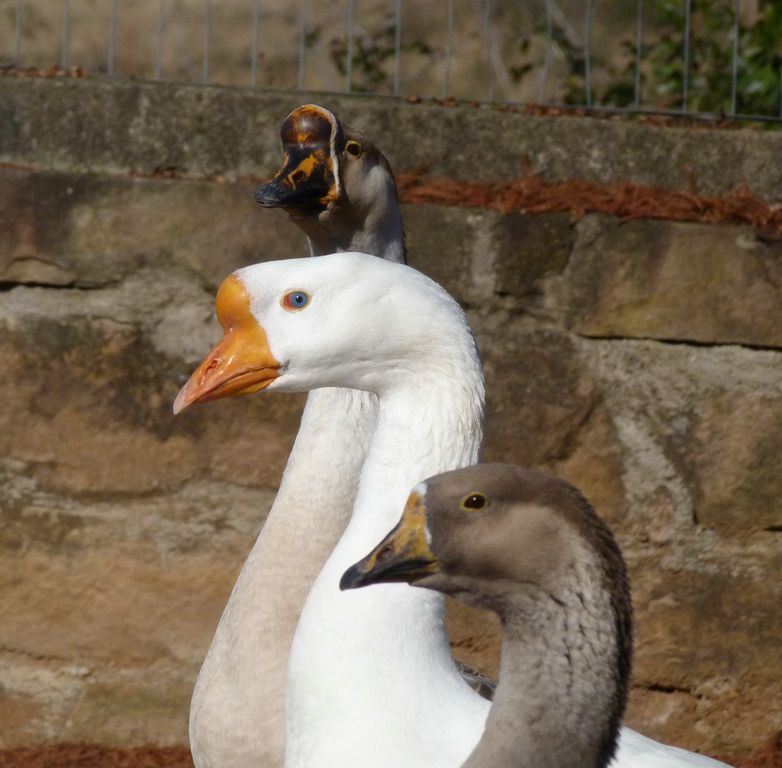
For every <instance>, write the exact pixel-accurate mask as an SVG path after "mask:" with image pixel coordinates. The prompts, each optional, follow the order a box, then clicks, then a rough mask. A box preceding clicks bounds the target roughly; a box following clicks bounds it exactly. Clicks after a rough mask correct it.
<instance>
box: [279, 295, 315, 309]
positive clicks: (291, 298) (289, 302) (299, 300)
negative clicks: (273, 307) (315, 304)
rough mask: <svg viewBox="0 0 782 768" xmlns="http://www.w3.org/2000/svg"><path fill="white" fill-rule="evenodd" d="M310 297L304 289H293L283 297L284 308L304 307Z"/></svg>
mask: <svg viewBox="0 0 782 768" xmlns="http://www.w3.org/2000/svg"><path fill="white" fill-rule="evenodd" d="M309 300H310V297H309V296H308V295H307V294H306V293H304V291H291V292H290V293H286V294H285V295H284V296H283V297H282V306H283V308H284V309H304V307H306V306H307V304H308V303H309Z"/></svg>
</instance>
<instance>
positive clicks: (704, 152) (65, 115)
mask: <svg viewBox="0 0 782 768" xmlns="http://www.w3.org/2000/svg"><path fill="white" fill-rule="evenodd" d="M307 102H315V103H319V104H323V105H324V106H325V107H328V108H329V109H332V110H333V111H334V112H335V113H336V114H338V115H339V116H340V118H341V119H343V120H344V121H345V122H347V123H348V124H350V125H354V126H355V127H357V128H360V129H361V130H363V131H365V132H366V133H367V135H368V136H371V137H372V139H373V141H375V142H376V143H377V145H378V146H379V147H381V148H382V149H383V150H384V152H385V153H386V154H387V155H388V156H389V158H390V159H391V161H392V163H393V165H394V168H395V169H396V170H397V171H406V170H412V169H417V168H422V167H423V168H426V169H427V170H428V171H429V172H430V173H432V174H433V175H435V176H438V175H439V176H446V177H449V178H455V179H465V180H468V181H475V180H484V181H496V180H500V179H512V178H518V177H519V176H521V175H522V173H523V172H524V163H525V162H527V163H528V164H529V166H530V167H531V169H532V170H534V171H536V172H539V173H545V175H546V176H547V177H549V178H554V179H567V178H576V179H586V180H593V181H599V182H604V183H610V182H614V181H624V180H627V179H632V180H633V181H635V182H637V183H640V184H651V185H658V186H662V187H665V188H668V189H678V190H683V191H687V190H688V188H689V183H690V182H689V179H691V178H694V179H695V180H696V181H697V183H698V185H699V189H700V190H701V191H702V192H703V193H705V194H718V193H724V192H726V191H729V190H732V189H735V188H736V187H738V186H739V185H741V184H743V183H746V182H748V183H749V184H750V185H751V187H752V188H753V190H754V191H756V192H757V193H758V194H760V195H762V196H763V197H765V198H767V199H769V200H770V201H771V202H775V201H778V200H779V199H780V193H779V190H780V189H782V170H780V168H779V163H778V162H776V159H777V158H778V157H779V156H780V155H782V133H779V132H770V131H760V130H750V129H746V130H738V131H724V130H708V129H705V128H704V129H700V130H689V131H688V130H671V129H667V128H664V127H660V126H652V125H644V124H640V123H637V122H632V121H628V120H621V119H619V120H606V119H588V118H578V119H568V118H564V119H563V118H561V117H533V116H529V115H523V114H521V113H515V112H511V111H508V110H507V109H502V110H500V109H497V108H496V107H481V108H474V107H461V108H443V107H440V106H438V105H436V104H431V103H421V104H410V103H407V102H404V101H401V100H396V99H394V100H392V99H387V98H372V97H368V96H359V95H352V96H339V95H336V94H333V93H332V94H323V93H307V92H295V93H284V92H275V91H259V90H253V89H242V88H216V87H203V86H198V85H182V84H177V83H149V82H138V81H123V80H114V79H102V78H100V77H92V78H90V79H89V80H67V79H63V80H56V79H48V80H47V79H38V80H19V79H15V78H3V79H2V80H0V126H2V130H0V161H3V162H12V163H22V164H25V163H26V164H35V165H45V166H46V167H49V168H59V169H66V170H77V171H79V170H81V171H84V170H92V171H108V172H112V173H113V172H117V171H120V172H124V171H128V170H137V171H141V172H143V173H151V172H153V171H154V170H156V169H161V168H162V169H166V168H174V169H177V170H178V171H180V172H182V173H186V174H190V175H194V176H199V175H213V174H229V175H231V174H238V175H240V176H248V175H249V176H269V175H270V174H271V173H272V172H273V171H274V169H275V167H276V165H277V163H278V161H279V144H278V135H279V134H278V131H279V121H280V119H281V118H282V116H284V115H286V114H287V113H288V112H289V111H290V110H292V109H293V108H295V107H296V106H298V105H300V104H304V103H307ZM52 125H56V126H57V130H56V131H53V130H51V127H50V126H52ZM688 174H689V175H688Z"/></svg>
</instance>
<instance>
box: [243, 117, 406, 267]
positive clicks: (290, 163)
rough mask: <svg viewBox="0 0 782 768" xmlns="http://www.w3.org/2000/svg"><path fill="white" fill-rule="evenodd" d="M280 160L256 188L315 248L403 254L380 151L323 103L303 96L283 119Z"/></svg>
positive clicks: (392, 186)
mask: <svg viewBox="0 0 782 768" xmlns="http://www.w3.org/2000/svg"><path fill="white" fill-rule="evenodd" d="M280 138H281V140H282V146H283V151H284V159H283V164H282V167H281V168H280V169H279V170H278V171H277V173H276V174H275V175H274V177H273V178H272V179H271V180H270V181H268V182H267V183H266V184H264V185H262V186H261V187H259V188H258V190H257V191H256V193H255V199H256V200H257V201H258V202H259V203H260V204H261V205H262V206H264V207H265V208H283V209H284V210H285V211H286V212H287V213H288V215H289V216H290V217H291V220H292V221H293V222H294V223H295V224H297V225H298V226H299V227H300V228H301V229H302V230H303V231H304V233H305V234H306V235H307V237H308V238H309V239H310V242H311V244H312V246H313V252H314V253H315V254H324V253H330V252H332V251H349V250H360V251H365V252H367V253H371V254H372V255H374V256H380V257H383V258H388V259H390V260H392V261H403V260H404V232H403V230H402V219H401V214H400V211H399V202H398V196H397V190H396V183H395V181H394V176H393V173H392V171H391V166H390V165H389V163H388V160H387V159H386V158H385V156H384V155H383V153H382V152H380V150H378V148H377V147H376V146H375V145H374V144H373V143H372V142H371V141H369V139H367V138H366V137H365V136H364V135H363V134H361V133H359V132H358V131H355V130H353V129H351V128H349V127H348V126H346V125H343V124H342V123H341V122H340V121H339V120H338V119H337V118H336V116H335V115H334V114H333V113H332V112H330V111H329V110H327V109H325V108H324V107H320V106H317V105H315V104H305V105H303V106H301V107H298V108H297V109H295V110H293V112H291V113H290V114H289V115H288V116H287V117H286V118H285V120H284V121H283V123H282V127H281V129H280Z"/></svg>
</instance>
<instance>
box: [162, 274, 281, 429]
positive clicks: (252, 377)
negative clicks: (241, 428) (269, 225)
mask: <svg viewBox="0 0 782 768" xmlns="http://www.w3.org/2000/svg"><path fill="white" fill-rule="evenodd" d="M215 309H216V311H217V319H218V320H219V321H220V325H222V326H223V333H224V336H223V338H222V339H221V340H220V341H219V342H218V343H217V344H216V345H215V347H214V348H213V349H212V351H211V352H210V353H209V354H208V355H207V356H206V358H205V359H204V361H203V362H202V363H201V365H199V366H198V368H196V370H195V371H194V372H193V375H192V376H191V377H190V378H189V379H188V381H187V383H186V384H185V386H184V387H182V389H180V390H179V394H178V395H177V396H176V400H174V414H177V413H180V412H181V411H183V410H184V409H185V408H188V407H189V406H191V405H194V404H196V403H206V402H209V401H210V400H219V399H220V398H222V397H228V396H229V395H249V394H251V393H252V392H258V391H259V390H261V389H264V388H265V387H268V386H269V384H271V383H272V382H273V381H274V380H275V379H276V378H277V376H279V370H280V363H279V362H277V360H276V359H275V358H274V355H272V353H271V350H270V349H269V344H268V341H267V339H266V333H265V332H264V330H263V328H261V326H260V325H259V324H258V321H257V320H256V319H255V318H254V317H253V315H252V313H251V312H250V297H249V295H248V294H247V289H246V288H245V287H244V285H243V284H242V283H241V282H240V281H239V279H238V278H236V277H235V276H233V275H232V276H231V277H229V278H227V279H226V280H225V281H224V282H223V284H222V285H221V286H220V290H219V291H218V292H217V298H216V299H215Z"/></svg>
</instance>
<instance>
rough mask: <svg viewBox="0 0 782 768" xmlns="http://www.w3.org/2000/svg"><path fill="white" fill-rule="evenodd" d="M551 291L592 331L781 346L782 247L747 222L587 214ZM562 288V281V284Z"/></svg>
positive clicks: (573, 320) (573, 319)
mask: <svg viewBox="0 0 782 768" xmlns="http://www.w3.org/2000/svg"><path fill="white" fill-rule="evenodd" d="M576 232H577V237H576V241H575V246H574V248H573V253H572V255H571V258H570V261H569V264H568V268H567V273H566V274H565V275H563V276H562V277H560V278H559V279H557V280H556V281H555V287H554V288H553V290H552V298H551V300H552V301H553V302H554V303H555V304H557V305H558V308H559V310H560V311H561V312H562V313H564V315H565V316H566V317H567V320H568V322H569V324H570V326H571V327H572V328H573V329H574V330H575V331H576V332H578V333H581V334H584V335H586V336H607V337H620V338H622V337H624V338H652V339H672V340H678V341H697V342H705V343H722V344H726V343H727V344H729V343H739V344H748V345H751V346H758V347H772V346H773V347H779V346H782V322H781V321H780V307H782V246H780V245H779V244H778V243H777V244H774V245H767V244H765V243H763V242H761V241H760V240H758V239H756V238H755V236H754V235H753V233H752V230H751V229H749V228H747V227H732V226H710V225H705V224H685V223H676V222H659V221H630V222H625V223H621V222H619V221H617V220H616V219H611V218H609V217H605V216H589V217H587V218H586V219H584V220H583V221H582V222H581V223H579V224H578V226H577V227H576ZM557 289H559V290H557Z"/></svg>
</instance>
